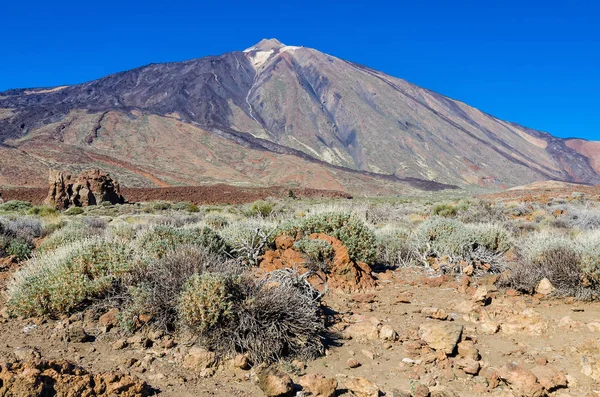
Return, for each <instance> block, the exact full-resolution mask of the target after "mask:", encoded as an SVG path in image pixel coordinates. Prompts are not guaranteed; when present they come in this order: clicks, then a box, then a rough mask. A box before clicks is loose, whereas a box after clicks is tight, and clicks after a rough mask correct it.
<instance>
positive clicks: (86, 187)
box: [44, 170, 125, 209]
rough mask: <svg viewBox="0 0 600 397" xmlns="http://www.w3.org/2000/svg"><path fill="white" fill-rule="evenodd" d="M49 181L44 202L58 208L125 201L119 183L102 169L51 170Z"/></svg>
mask: <svg viewBox="0 0 600 397" xmlns="http://www.w3.org/2000/svg"><path fill="white" fill-rule="evenodd" d="M48 182H49V192H48V196H47V197H46V199H45V200H44V204H46V205H49V206H52V207H55V208H58V209H66V208H69V207H85V206H89V205H98V204H101V203H104V202H108V203H111V204H121V203H124V202H125V199H124V198H123V196H122V195H121V188H120V186H119V183H118V182H116V181H114V180H113V179H112V178H111V177H110V175H109V174H107V173H105V172H102V171H100V170H91V171H86V172H83V173H81V174H79V175H71V174H67V173H63V172H60V171H56V170H50V175H49V177H48Z"/></svg>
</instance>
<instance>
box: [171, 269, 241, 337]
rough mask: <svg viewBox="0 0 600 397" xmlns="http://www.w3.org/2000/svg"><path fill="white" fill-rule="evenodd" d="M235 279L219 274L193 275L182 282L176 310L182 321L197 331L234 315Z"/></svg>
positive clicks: (204, 330) (218, 323) (207, 328)
mask: <svg viewBox="0 0 600 397" xmlns="http://www.w3.org/2000/svg"><path fill="white" fill-rule="evenodd" d="M236 281H237V280H236V279H234V278H232V277H230V276H228V275H224V274H219V273H205V274H195V275H193V276H192V277H191V278H190V279H189V280H188V282H187V283H186V284H185V285H184V287H183V291H182V292H181V295H180V297H179V304H178V305H177V312H178V313H179V319H180V321H181V323H182V324H183V325H184V326H186V327H188V328H190V329H192V330H194V331H195V332H198V333H200V334H202V333H204V332H206V331H208V330H209V329H210V328H212V327H215V326H216V325H220V323H224V322H226V321H229V320H230V319H231V317H232V316H233V305H234V303H233V296H234V294H235V288H236V287H235V283H236Z"/></svg>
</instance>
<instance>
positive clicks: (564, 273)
mask: <svg viewBox="0 0 600 397" xmlns="http://www.w3.org/2000/svg"><path fill="white" fill-rule="evenodd" d="M582 241H583V240H581V239H576V240H572V239H569V238H567V237H563V236H557V235H552V234H549V233H537V234H534V235H532V236H530V237H529V238H527V239H525V240H524V241H523V242H522V244H521V245H520V247H519V253H520V255H519V256H520V260H519V262H518V263H516V264H514V265H513V266H511V269H510V273H509V274H508V276H506V277H503V278H502V279H501V280H500V282H501V285H504V286H507V287H511V288H514V289H516V290H519V291H522V292H526V293H533V292H534V291H535V287H536V286H537V285H538V283H539V282H540V281H541V280H542V279H543V278H547V279H548V280H550V282H551V283H552V285H553V286H554V288H555V289H556V290H555V293H556V294H557V295H560V296H575V297H577V298H580V299H591V298H592V297H594V296H597V295H598V284H597V282H595V280H594V277H593V276H592V274H593V272H591V271H590V270H589V268H586V266H585V264H588V263H590V262H587V260H591V261H592V262H594V261H596V263H598V260H595V259H593V256H588V251H587V249H586V248H587V247H586V245H585V244H584V243H582ZM596 245H597V244H596ZM586 258H587V259H586Z"/></svg>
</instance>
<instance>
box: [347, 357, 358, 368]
mask: <svg viewBox="0 0 600 397" xmlns="http://www.w3.org/2000/svg"><path fill="white" fill-rule="evenodd" d="M346 364H347V365H348V368H358V367H360V361H358V360H357V359H355V358H349V359H348V361H346Z"/></svg>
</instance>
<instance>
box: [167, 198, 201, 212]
mask: <svg viewBox="0 0 600 397" xmlns="http://www.w3.org/2000/svg"><path fill="white" fill-rule="evenodd" d="M172 208H173V209H174V210H175V211H187V212H200V208H198V206H197V205H196V204H194V203H191V202H189V201H181V202H178V203H174V204H173V205H172Z"/></svg>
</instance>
